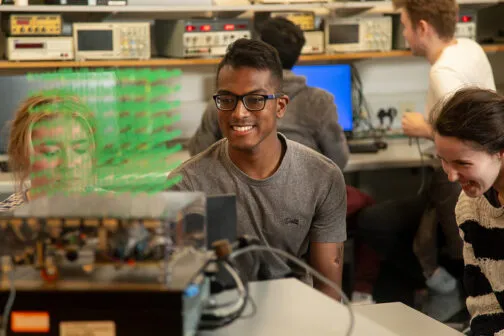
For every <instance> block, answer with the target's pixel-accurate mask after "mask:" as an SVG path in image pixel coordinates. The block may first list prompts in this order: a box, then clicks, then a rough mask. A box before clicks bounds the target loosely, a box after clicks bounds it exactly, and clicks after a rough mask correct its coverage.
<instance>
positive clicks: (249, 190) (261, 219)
mask: <svg viewBox="0 0 504 336" xmlns="http://www.w3.org/2000/svg"><path fill="white" fill-rule="evenodd" d="M279 139H280V140H281V141H282V143H283V145H284V148H286V150H285V154H284V157H283V159H282V162H281V164H280V166H279V168H278V170H277V171H276V172H275V173H274V174H273V175H272V176H270V177H269V178H267V179H264V180H256V179H252V178H250V177H249V176H247V175H246V174H245V173H243V172H242V171H241V170H240V169H239V168H238V167H237V166H236V165H235V164H234V163H233V162H232V161H231V159H230V158H229V153H228V142H227V139H225V138H224V139H222V140H220V141H218V142H216V143H215V144H213V145H212V146H211V147H209V148H208V149H207V150H205V151H203V152H201V153H200V154H198V155H196V156H194V157H193V158H191V159H190V160H188V161H186V162H185V163H184V164H183V165H182V166H180V167H179V168H177V169H176V170H174V171H173V172H172V173H171V176H173V175H175V174H181V175H182V177H183V179H182V181H181V182H180V183H179V184H178V185H176V186H175V187H174V188H173V189H174V190H190V191H203V192H205V193H206V194H207V195H216V194H236V197H237V216H238V227H237V233H238V235H244V234H247V235H251V236H255V237H257V238H259V239H260V240H261V241H262V243H263V244H265V245H269V246H272V247H276V248H279V249H282V250H284V251H286V252H288V253H290V254H292V255H294V256H297V257H298V258H304V259H306V257H307V254H308V247H309V243H310V241H311V242H322V243H325V242H343V241H345V240H346V192H345V181H344V178H343V175H342V173H341V171H340V169H339V168H338V167H337V166H336V165H335V164H334V163H333V162H332V161H331V160H329V159H328V158H326V157H324V156H323V155H321V154H319V153H317V152H315V151H314V150H312V149H310V148H308V147H306V146H303V145H301V144H299V143H297V142H294V141H290V140H287V139H286V138H285V137H284V136H283V135H281V134H280V133H279ZM258 260H259V262H254V260H253V259H252V258H246V257H245V258H244V260H240V265H239V266H240V269H241V270H245V273H246V275H247V277H248V278H249V279H250V280H253V279H257V278H260V279H264V278H279V277H282V276H285V275H286V274H289V273H294V274H296V275H298V276H299V277H303V276H304V271H301V270H299V269H298V268H297V267H294V266H292V265H291V264H290V263H288V262H286V261H285V260H283V259H282V258H279V257H277V256H274V255H271V254H269V253H266V252H265V253H262V254H261V255H260V257H259V259H258Z"/></svg>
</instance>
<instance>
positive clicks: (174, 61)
mask: <svg viewBox="0 0 504 336" xmlns="http://www.w3.org/2000/svg"><path fill="white" fill-rule="evenodd" d="M483 50H485V51H486V52H487V53H496V52H502V51H504V44H499V45H485V46H483ZM409 56H412V55H411V52H410V51H408V50H392V51H385V52H382V51H370V52H359V53H340V54H322V55H303V56H301V57H300V59H299V63H301V64H303V63H322V62H339V61H353V60H362V59H372V58H392V57H409ZM220 60H221V59H220V58H153V59H150V60H103V61H83V62H77V61H61V62H60V61H36V62H10V61H0V70H16V69H17V70H26V71H30V70H36V69H55V68H81V67H86V68H109V67H185V66H196V65H216V64H218V63H219V62H220Z"/></svg>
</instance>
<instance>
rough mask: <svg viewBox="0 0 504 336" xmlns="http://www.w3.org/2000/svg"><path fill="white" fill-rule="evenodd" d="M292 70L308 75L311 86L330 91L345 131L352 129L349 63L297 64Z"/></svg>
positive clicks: (350, 72) (350, 70)
mask: <svg viewBox="0 0 504 336" xmlns="http://www.w3.org/2000/svg"><path fill="white" fill-rule="evenodd" d="M292 71H293V72H294V73H295V74H297V75H300V76H304V77H306V83H307V84H308V85H309V86H313V87H318V88H321V89H324V90H326V91H328V92H330V93H331V94H332V95H333V96H334V102H335V103H336V106H337V108H338V121H339V123H340V125H341V127H343V130H344V131H347V132H349V131H352V128H353V118H352V68H351V66H350V65H349V64H326V65H296V66H295V67H294V68H293V69H292Z"/></svg>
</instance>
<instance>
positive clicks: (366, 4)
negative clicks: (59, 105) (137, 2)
mask: <svg viewBox="0 0 504 336" xmlns="http://www.w3.org/2000/svg"><path fill="white" fill-rule="evenodd" d="M307 1H308V0H307ZM275 2H277V3H270V4H250V5H237V6H234V5H233V6H229V5H226V6H217V5H214V6H57V5H48V6H14V5H0V12H9V13H16V12H32V13H42V12H45V13H48V12H54V13H56V12H58V13H71V12H74V13H75V12H95V13H177V12H180V13H185V12H246V11H255V12H270V11H286V10H289V11H296V10H310V9H315V10H316V9H340V8H341V9H352V8H354V9H366V8H369V9H371V8H375V9H377V10H379V11H381V10H383V11H393V6H392V1H391V0H388V1H328V2H325V3H324V2H318V3H317V2H311V3H298V2H296V3H291V2H289V0H276V1H275ZM499 2H502V1H499V0H458V3H459V4H460V5H492V4H497V3H499Z"/></svg>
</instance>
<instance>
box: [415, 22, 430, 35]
mask: <svg viewBox="0 0 504 336" xmlns="http://www.w3.org/2000/svg"><path fill="white" fill-rule="evenodd" d="M431 28H432V26H431V25H430V24H429V23H428V22H427V21H425V20H420V21H418V23H417V25H416V31H417V33H418V34H420V35H425V34H426V33H427V32H428V31H430V30H431Z"/></svg>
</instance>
